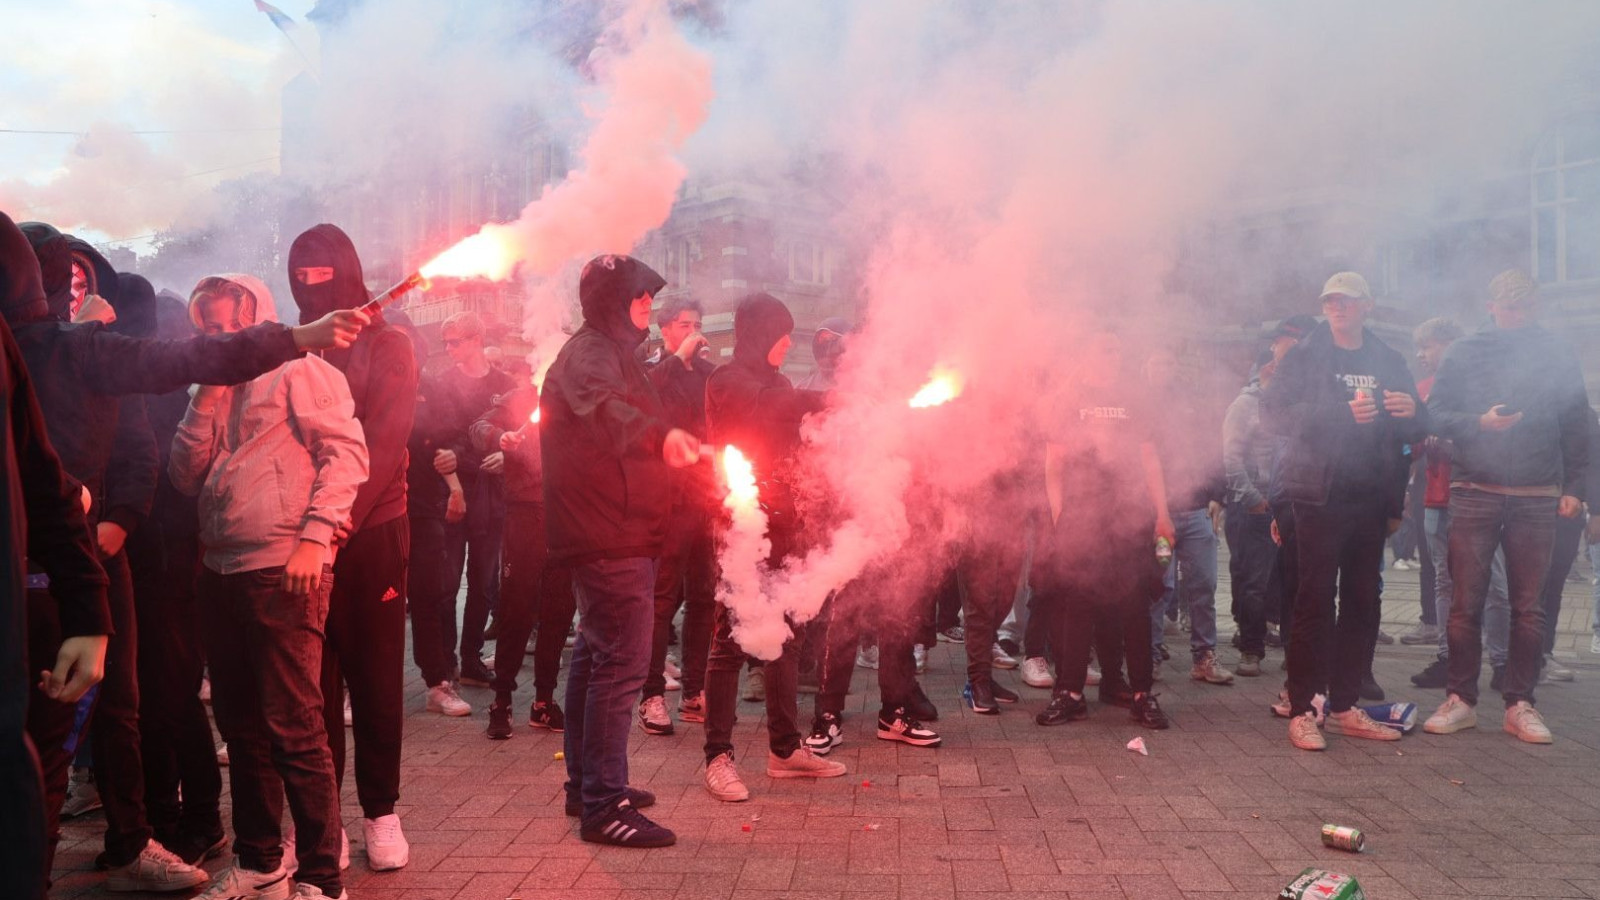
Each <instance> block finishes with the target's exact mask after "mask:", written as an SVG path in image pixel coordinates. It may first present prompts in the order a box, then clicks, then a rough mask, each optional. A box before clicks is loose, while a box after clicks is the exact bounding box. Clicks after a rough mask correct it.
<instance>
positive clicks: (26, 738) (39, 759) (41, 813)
mask: <svg viewBox="0 0 1600 900" xmlns="http://www.w3.org/2000/svg"><path fill="white" fill-rule="evenodd" d="M21 618H22V617H21V616H16V615H14V616H8V617H7V619H8V622H14V623H16V624H18V625H21ZM13 637H14V638H15V640H14V641H13V640H12V638H13ZM0 640H3V641H6V642H7V649H8V651H9V650H11V649H12V648H14V647H16V646H17V645H20V644H23V643H24V642H25V646H26V653H27V657H26V660H25V661H24V662H25V665H26V673H28V674H27V676H26V677H27V682H26V684H27V690H26V692H25V694H24V695H23V696H25V697H26V698H27V699H26V701H25V704H24V702H18V698H15V697H9V698H8V700H10V701H11V702H10V703H8V704H7V708H6V710H5V712H6V714H7V720H6V722H5V723H3V726H0V727H5V728H6V729H7V733H5V734H4V735H3V740H4V741H5V744H6V748H7V749H4V750H3V751H0V752H3V753H4V756H3V757H0V764H3V765H4V766H5V774H6V775H8V776H11V775H13V774H14V775H15V777H14V778H12V777H8V778H7V779H6V781H5V783H4V786H0V796H5V797H6V798H7V799H8V801H9V799H10V798H13V797H14V798H15V799H16V800H17V803H16V804H15V805H13V804H12V803H10V802H7V803H6V804H5V805H4V806H3V807H0V822H4V823H6V825H5V832H4V835H3V837H4V840H5V842H6V843H7V844H8V845H9V846H6V847H5V848H4V849H0V863H3V864H4V868H3V869H0V871H3V872H5V873H6V876H5V878H6V883H7V884H15V885H18V886H19V887H20V888H21V895H22V896H23V897H27V898H29V900H32V898H34V897H43V896H44V892H45V888H46V887H47V885H48V884H49V876H50V869H51V867H52V865H53V864H54V862H55V854H56V846H57V845H58V844H60V843H61V804H62V803H63V802H64V801H65V800H66V798H67V772H68V771H69V770H70V769H71V767H72V756H73V752H74V751H75V750H76V747H73V748H71V749H69V748H68V746H67V744H68V742H69V741H71V740H72V739H73V736H74V725H75V723H76V716H77V709H76V708H75V707H74V706H73V705H72V704H69V703H61V702H59V701H56V700H51V699H50V698H49V697H46V696H45V695H44V693H43V692H42V691H40V690H39V688H38V687H37V684H38V681H39V672H40V671H42V670H44V669H54V668H55V664H56V654H57V653H58V652H60V650H61V621H60V619H59V618H58V616H57V608H56V602H55V599H54V598H52V597H51V596H50V592H49V591H44V590H31V591H28V592H27V630H26V637H23V634H22V633H21V632H12V633H11V634H10V635H7V636H5V637H0ZM11 668H13V671H14V664H13V666H11ZM24 705H26V707H27V713H26V734H17V733H16V732H15V731H12V730H11V729H15V728H16V725H15V724H14V723H15V722H16V721H17V719H18V718H19V717H20V716H21V715H22V708H23V706H24ZM13 839H14V840H15V842H16V843H15V844H14V845H11V842H12V840H13ZM13 866H15V868H13ZM13 872H15V873H16V877H15V878H13V877H12V876H11V873H13Z"/></svg>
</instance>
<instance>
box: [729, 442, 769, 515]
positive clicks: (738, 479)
mask: <svg viewBox="0 0 1600 900" xmlns="http://www.w3.org/2000/svg"><path fill="white" fill-rule="evenodd" d="M722 477H723V479H724V480H726V481H727V482H728V496H727V498H726V499H725V500H723V501H722V502H723V505H725V506H727V507H728V508H729V509H754V508H755V507H756V504H757V503H758V502H759V501H760V492H759V491H757V490H756V471H755V468H754V467H752V466H751V465H750V460H748V459H745V456H744V454H743V453H740V452H739V448H738V447H735V446H733V445H732V444H730V445H728V447H727V449H725V450H723V451H722Z"/></svg>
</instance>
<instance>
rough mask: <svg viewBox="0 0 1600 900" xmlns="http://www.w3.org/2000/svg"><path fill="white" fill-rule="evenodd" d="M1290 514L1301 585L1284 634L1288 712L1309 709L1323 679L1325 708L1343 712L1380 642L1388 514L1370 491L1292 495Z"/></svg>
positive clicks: (1356, 693)
mask: <svg viewBox="0 0 1600 900" xmlns="http://www.w3.org/2000/svg"><path fill="white" fill-rule="evenodd" d="M1291 515H1292V516H1293V517H1294V525H1295V537H1294V546H1295V551H1296V552H1295V556H1296V561H1297V563H1298V567H1299V571H1298V574H1297V578H1298V582H1299V585H1298V590H1297V591H1296V594H1295V601H1294V615H1293V624H1292V627H1291V631H1290V633H1289V639H1288V642H1287V646H1288V653H1287V658H1288V662H1289V679H1288V687H1289V702H1290V707H1291V709H1290V712H1291V714H1292V715H1300V714H1301V713H1304V712H1306V711H1308V710H1310V709H1311V700H1312V698H1313V697H1314V696H1315V695H1316V694H1317V693H1318V692H1319V691H1321V690H1322V686H1323V685H1327V686H1328V711H1329V712H1344V711H1346V710H1348V709H1350V708H1351V707H1353V706H1355V704H1356V701H1357V700H1358V699H1359V694H1360V690H1361V678H1362V676H1363V675H1365V674H1366V673H1367V672H1368V671H1369V670H1370V669H1371V667H1372V653H1373V650H1374V648H1376V646H1377V643H1378V622H1379V619H1380V615H1381V611H1380V599H1379V585H1378V580H1379V578H1380V572H1379V568H1378V567H1379V565H1380V564H1382V562H1383V547H1384V540H1385V538H1386V537H1387V535H1386V531H1387V530H1388V517H1387V514H1386V513H1385V511H1384V508H1383V503H1382V500H1381V499H1380V498H1378V497H1375V496H1370V495H1369V496H1352V497H1349V498H1340V499H1330V500H1329V501H1328V502H1327V503H1324V504H1322V505H1321V506H1312V505H1310V504H1305V503H1295V504H1292V505H1291ZM1335 598H1337V606H1338V610H1337V614H1335ZM1285 625H1286V626H1289V620H1287V619H1286V620H1285Z"/></svg>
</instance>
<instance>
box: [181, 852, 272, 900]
mask: <svg viewBox="0 0 1600 900" xmlns="http://www.w3.org/2000/svg"><path fill="white" fill-rule="evenodd" d="M288 897H289V871H288V870H287V869H285V868H284V867H283V866H281V865H280V866H278V868H277V870H276V871H273V872H257V871H256V870H254V869H246V868H245V867H244V866H242V865H240V864H239V861H238V860H237V859H235V860H234V864H233V865H231V866H229V867H227V868H226V869H223V870H222V871H220V872H218V873H217V876H216V877H215V878H213V879H211V886H210V887H208V888H206V889H205V890H204V891H203V892H201V894H200V895H199V896H197V897H195V898H194V900H288Z"/></svg>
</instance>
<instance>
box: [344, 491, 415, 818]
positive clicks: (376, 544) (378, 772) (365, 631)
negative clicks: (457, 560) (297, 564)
mask: <svg viewBox="0 0 1600 900" xmlns="http://www.w3.org/2000/svg"><path fill="white" fill-rule="evenodd" d="M410 524H411V523H410V522H409V520H407V519H406V517H405V516H396V517H395V518H393V519H390V520H389V521H387V522H381V523H379V524H377V525H368V526H366V527H365V528H362V529H361V530H360V531H358V532H356V533H355V534H353V535H351V536H350V543H349V544H347V545H346V546H345V547H344V549H342V550H340V551H339V559H338V561H337V562H335V563H334V566H333V576H334V577H333V591H332V593H331V594H330V598H329V602H328V624H327V641H326V643H325V645H324V647H323V651H322V700H323V704H322V712H323V720H324V726H325V728H326V730H327V732H328V747H329V749H330V750H331V751H332V752H333V773H334V779H335V783H336V784H338V785H340V786H343V784H344V768H345V767H344V762H345V749H344V746H345V737H344V691H345V687H346V686H348V687H349V690H350V715H351V722H352V723H353V724H352V726H351V734H352V736H353V737H354V738H355V763H356V765H355V769H356V796H357V798H359V799H360V801H361V812H362V815H364V816H366V817H367V818H369V819H377V818H381V817H383V816H387V815H389V814H390V813H393V812H394V804H395V801H397V800H399V799H400V743H401V737H402V734H403V732H404V730H405V665H406V608H405V593H404V592H405V588H406V564H407V562H408V561H409V560H410V557H411V527H410Z"/></svg>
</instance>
